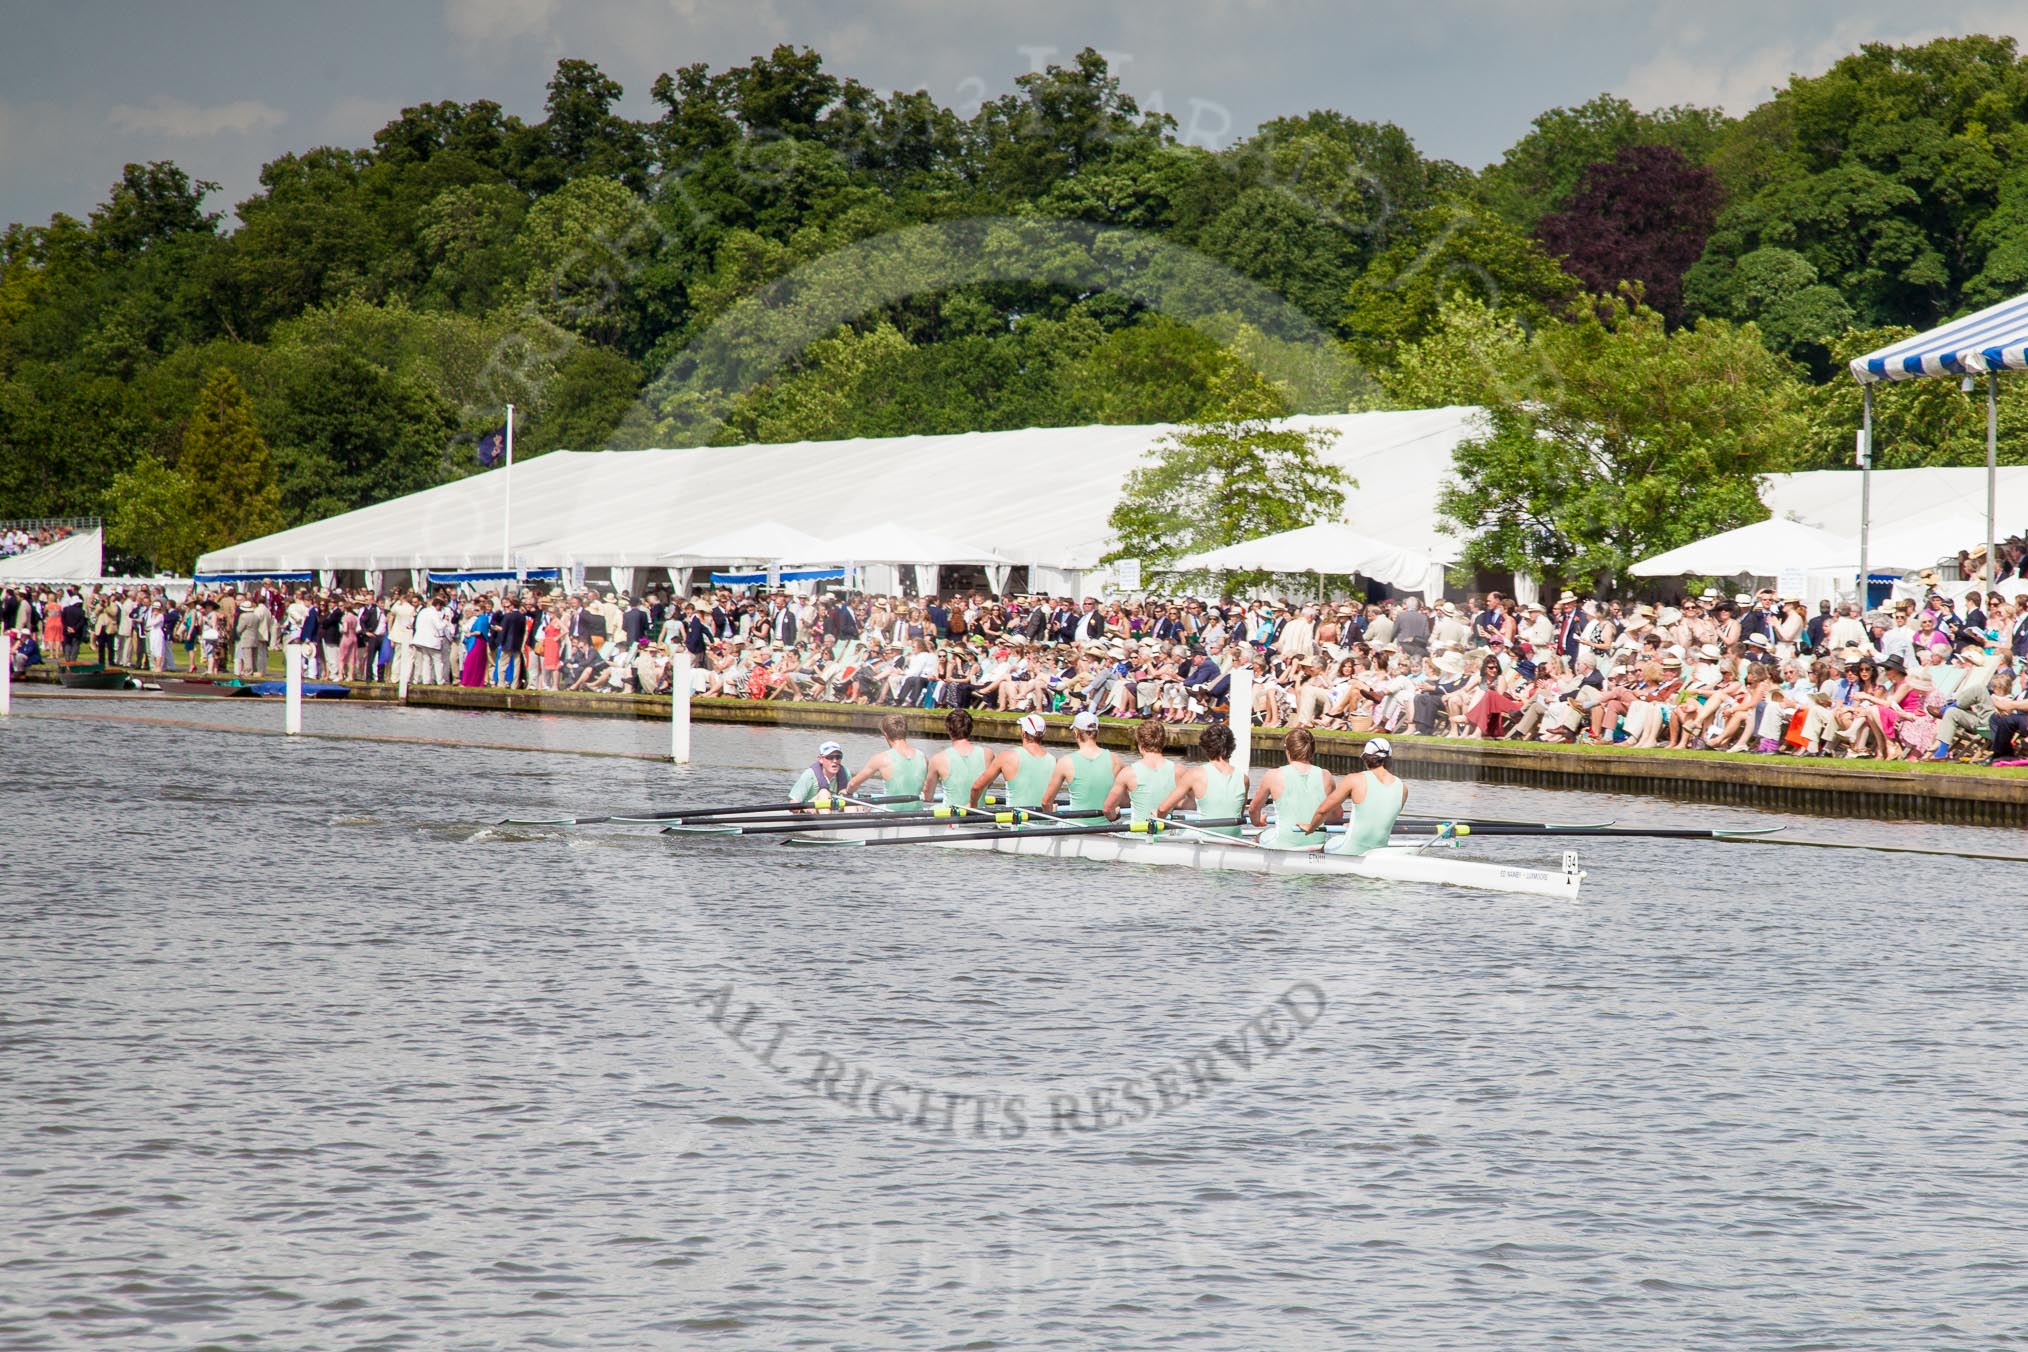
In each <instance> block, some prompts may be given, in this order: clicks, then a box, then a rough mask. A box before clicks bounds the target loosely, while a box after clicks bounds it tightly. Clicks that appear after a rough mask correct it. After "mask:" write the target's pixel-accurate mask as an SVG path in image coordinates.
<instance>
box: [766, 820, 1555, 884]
mask: <svg viewBox="0 0 2028 1352" xmlns="http://www.w3.org/2000/svg"><path fill="white" fill-rule="evenodd" d="M926 825H927V824H926V823H896V824H895V825H894V826H891V827H880V828H875V829H873V830H870V831H854V832H844V831H840V832H835V833H833V832H824V831H818V832H812V833H810V834H808V835H799V836H794V837H791V843H793V844H797V845H833V846H837V845H855V844H862V843H864V842H865V841H866V840H867V839H868V838H869V837H871V838H874V839H879V838H883V837H885V838H890V839H893V838H899V837H900V833H904V832H905V833H907V835H908V836H911V837H913V836H919V835H921V833H922V832H923V830H924V827H925V826H926ZM931 829H932V830H933V829H934V828H931ZM924 843H925V844H931V845H934V846H936V847H937V848H938V849H945V850H990V851H992V852H993V853H995V854H1018V855H1032V856H1039V857H1043V858H1049V859H1088V860H1093V861H1096V862H1102V863H1120V864H1155V865H1172V866H1178V867H1183V868H1198V869H1209V870H1214V871H1219V872H1233V873H1272V874H1284V875H1290V874H1306V875H1321V876H1324V877H1339V878H1372V879H1381V880H1386V881H1389V882H1417V883H1435V884H1438V885H1441V886H1446V887H1469V888H1473V889H1476V890H1480V891H1492V892H1515V893H1521V894H1523V895H1528V896H1538V897H1561V898H1564V899H1566V900H1570V901H1575V900H1576V899H1577V894H1578V888H1579V886H1580V884H1582V883H1583V881H1584V873H1583V871H1582V870H1581V869H1579V868H1578V866H1577V856H1576V855H1575V854H1574V853H1570V852H1566V853H1565V854H1564V856H1563V868H1562V869H1561V870H1560V871H1559V870H1554V869H1539V868H1521V867H1518V866H1514V865H1508V864H1490V863H1482V862H1478V861H1474V860H1466V859H1455V858H1451V857H1448V856H1446V855H1438V854H1432V853H1430V852H1429V850H1428V849H1427V848H1426V847H1427V845H1428V843H1429V842H1422V843H1420V844H1395V845H1388V846H1386V847H1384V848H1382V849H1378V850H1369V851H1368V852H1367V853H1365V854H1363V855H1347V854H1327V853H1325V852H1323V851H1321V850H1271V849H1262V848H1260V847H1259V846H1257V845H1254V844H1251V843H1248V842H1244V841H1236V840H1228V839H1219V838H1214V837H1211V836H1209V835H1204V834H1200V833H1197V832H1194V831H1189V830H1173V831H1168V832H1164V833H1163V834H1161V835H1159V836H1154V837H1149V836H1144V835H1131V834H1127V833H1124V832H1122V833H1118V834H1107V835H1067V836H1066V835H1051V834H1040V833H1029V832H1023V831H1021V830H1019V829H1010V830H987V831H980V830H969V831H968V830H966V829H964V828H954V829H952V830H951V831H950V838H949V839H947V840H926V841H925V842H924Z"/></svg>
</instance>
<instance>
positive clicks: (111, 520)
mask: <svg viewBox="0 0 2028 1352" xmlns="http://www.w3.org/2000/svg"><path fill="white" fill-rule="evenodd" d="M111 496H112V501H113V507H112V514H111V515H110V516H109V517H108V518H107V520H106V542H107V543H108V544H110V545H112V546H113V547H114V548H116V549H118V550H120V551H121V552H123V553H127V554H132V555H134V556H136V557H138V558H142V559H146V560H148V561H149V562H150V563H151V564H152V565H153V566H154V567H155V568H157V569H162V570H166V571H168V572H172V573H177V574H183V575H188V574H189V572H190V571H191V569H192V568H193V567H194V566H195V565H196V563H197V556H198V554H199V553H201V552H202V548H201V546H200V543H199V541H198V537H197V531H196V526H195V521H194V517H193V505H192V502H191V492H190V481H189V480H188V479H185V478H184V477H183V476H182V475H181V474H178V473H177V472H176V471H175V470H173V469H170V468H169V467H168V466H167V465H165V464H163V463H162V462H161V461H160V460H157V459H156V458H155V457H154V456H152V455H143V456H142V457H141V458H140V459H138V460H136V461H135V462H134V464H133V467H132V468H131V469H128V470H125V471H123V472H122V473H121V474H120V475H118V476H117V477H116V478H115V479H114V480H113V489H112V494H111Z"/></svg>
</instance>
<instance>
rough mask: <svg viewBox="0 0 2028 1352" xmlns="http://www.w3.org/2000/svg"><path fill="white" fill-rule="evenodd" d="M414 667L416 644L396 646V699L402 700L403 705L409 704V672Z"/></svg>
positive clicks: (398, 644)
mask: <svg viewBox="0 0 2028 1352" xmlns="http://www.w3.org/2000/svg"><path fill="white" fill-rule="evenodd" d="M411 633H413V631H411ZM414 665H415V644H413V643H397V644H395V645H394V669H395V671H396V673H397V675H396V677H395V691H394V695H395V698H396V699H398V700H400V701H401V702H402V703H403V704H406V703H408V672H409V668H410V667H412V666H414Z"/></svg>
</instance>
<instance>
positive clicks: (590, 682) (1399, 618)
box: [0, 584, 2028, 764]
mask: <svg viewBox="0 0 2028 1352" xmlns="http://www.w3.org/2000/svg"><path fill="white" fill-rule="evenodd" d="M0 623H4V624H5V626H6V627H7V628H9V629H11V630H15V631H16V632H17V636H18V637H17V649H19V650H20V651H18V652H17V656H16V663H17V666H21V665H23V659H24V658H31V659H32V658H39V657H41V656H42V655H45V654H56V655H60V656H61V658H62V659H63V660H75V659H77V658H78V656H79V654H80V653H81V652H84V653H88V655H90V656H93V657H96V659H97V660H99V661H100V662H103V663H106V664H108V665H119V666H126V667H134V668H147V669H152V670H157V671H174V670H177V669H179V657H180V659H181V660H180V667H181V668H182V669H187V670H190V671H194V672H199V673H207V674H212V675H217V676H229V675H249V676H260V677H265V676H266V675H267V674H268V672H269V669H270V660H271V655H272V654H274V653H276V652H278V651H279V650H280V649H282V648H283V647H284V646H285V645H288V644H299V645H301V647H302V650H303V652H304V653H305V656H306V660H307V667H306V674H307V675H308V676H309V677H310V678H311V679H313V680H315V679H321V680H335V681H370V680H394V681H398V680H403V679H406V680H407V681H409V682H411V683H415V684H454V683H455V684H459V685H464V686H472V687H479V686H516V687H524V688H529V689H537V690H577V691H607V692H638V693H666V692H667V691H668V690H669V688H670V683H671V681H672V680H673V679H674V671H675V663H674V661H673V659H674V658H675V657H676V655H678V654H679V653H685V654H687V655H688V657H689V659H690V676H689V679H690V681H691V683H692V688H693V691H694V692H695V693H696V694H699V695H708V696H723V697H729V698H736V699H773V700H825V701H833V702H842V703H853V704H882V705H900V706H911V705H920V706H929V707H946V708H987V709H997V710H1005V711H1010V712H1013V711H1020V712H1026V711H1040V712H1075V711H1081V710H1085V709H1090V710H1092V711H1094V712H1096V713H1099V714H1102V715H1106V716H1112V717H1121V718H1141V719H1146V718H1154V719H1159V720H1162V721H1165V722H1172V723H1185V722H1192V721H1204V720H1217V719H1223V718H1226V717H1228V716H1229V713H1230V709H1229V702H1230V697H1231V690H1232V678H1233V675H1234V673H1235V672H1237V671H1238V670H1240V669H1241V668H1245V669H1247V670H1249V671H1250V672H1251V674H1252V681H1251V695H1250V697H1249V699H1250V703H1251V711H1250V712H1251V716H1252V717H1253V719H1254V721H1255V722H1256V723H1258V724H1261V725H1264V726H1273V727H1295V726H1302V727H1314V728H1339V729H1346V730H1349V731H1354V732H1364V731H1371V732H1384V733H1387V734H1390V735H1422V736H1443V737H1458V738H1499V739H1507V740H1540V741H1550V742H1574V743H1583V744H1592V745H1600V746H1605V745H1623V746H1629V747H1635V748H1653V747H1669V748H1687V749H1711V750H1722V751H1732V752H1740V753H1757V754H1767V755H1797V756H1827V755H1835V756H1845V757H1876V758H1886V759H1907V758H1914V757H1933V758H1937V759H1942V758H1946V757H1951V756H1956V757H1958V758H1968V759H1979V760H1983V761H1998V762H2001V763H2003V764H2004V763H2007V762H2013V761H2018V760H2020V759H2021V758H2023V757H2024V756H2028V748H2024V746H2023V745H2022V743H2023V738H2024V729H2028V690H2024V689H2023V688H2022V684H2021V672H2022V666H2023V663H2024V661H2028V587H2024V588H2022V589H2021V591H2020V592H2019V593H2017V594H2016V595H2015V596H2014V597H2013V598H2012V599H2011V600H2010V599H2009V598H2008V597H2006V596H2005V595H2003V594H2002V593H2001V592H1999V591H1997V590H1996V591H1991V592H1984V593H1981V592H1977V591H1974V592H1973V593H1972V595H1971V596H1970V597H1969V598H1968V599H1967V601H1966V602H1965V603H1963V604H1958V603H1954V602H1953V601H1952V600H1951V599H1950V598H1949V597H1948V596H1947V595H1946V594H1945V593H1943V592H1942V591H1939V590H1930V591H1928V592H1927V594H1926V595H1924V596H1923V597H1922V598H1921V599H1920V600H1917V599H1914V598H1911V599H1908V600H1904V601H1901V602H1899V603H1897V604H1895V605H1893V606H1891V607H1889V608H1887V609H1886V610H1883V611H1875V612H1871V613H1867V614H1862V613H1861V612H1860V610H1859V608H1858V607H1857V606H1856V605H1846V606H1843V607H1834V606H1833V605H1832V604H1831V603H1830V602H1828V601H1824V602H1820V603H1818V604H1817V605H1816V606H1815V607H1814V608H1812V607H1810V606H1808V605H1806V604H1805V603H1804V602H1803V601H1802V600H1801V599H1800V598H1796V597H1780V596H1777V595H1776V594H1775V592H1774V591H1773V590H1772V589H1763V590H1761V591H1759V592H1757V593H1738V594H1735V595H1731V596H1726V595H1722V594H1720V593H1718V592H1716V591H1709V590H1707V591H1704V592H1702V593H1701V594H1698V595H1694V596H1685V597H1679V598H1678V599H1677V600H1676V602H1675V603H1674V604H1670V605H1664V606H1660V607H1657V606H1654V605H1650V604H1647V603H1644V602H1633V601H1620V600H1612V599H1605V598H1597V597H1581V596H1578V595H1576V594H1574V593H1571V592H1565V593H1563V594H1562V595H1560V596H1559V597H1557V598H1556V600H1555V601H1554V602H1553V603H1550V604H1547V605H1543V604H1520V603H1518V602H1516V601H1515V600H1514V599H1513V598H1510V597H1507V596H1503V595H1502V594H1500V593H1498V592H1488V593H1485V594H1483V595H1475V596H1472V597H1470V598H1469V599H1468V600H1467V601H1466V602H1465V603H1464V604H1462V605H1459V604H1455V603H1453V602H1450V601H1440V602H1438V603H1436V604H1435V605H1434V606H1433V607H1430V608H1425V607H1423V606H1422V605H1420V604H1419V603H1418V602H1417V601H1416V600H1415V599H1414V598H1408V599H1404V600H1400V601H1395V600H1386V601H1378V602H1369V603H1363V604H1362V603H1357V602H1338V603H1332V602H1308V603H1298V602H1293V601H1290V600H1288V599H1286V598H1283V599H1272V598H1269V597H1258V598H1256V599H1253V600H1250V601H1239V600H1235V599H1233V598H1231V597H1224V598H1220V599H1219V600H1217V601H1215V602H1213V601H1206V600H1202V599H1198V598H1195V597H1179V598H1172V599H1145V600H1109V601H1105V602H1101V601H1098V600H1096V599H1093V598H1085V599H1083V600H1081V601H1074V600H1072V599H1071V598H1069V597H1044V596H1026V597H1013V598H994V597H989V596H986V595H983V594H980V593H973V594H970V595H966V596H953V597H925V598H922V599H919V600H918V599H911V598H902V597H894V596H878V595H867V594H862V593H857V592H854V593H847V594H816V595H790V594H788V593H786V592H776V593H773V594H766V593H762V594H740V595H735V594H734V593H733V592H731V591H729V590H720V591H716V592H713V593H710V594H700V595H697V596H694V597H691V598H689V599H683V600H677V599H675V598H673V597H671V596H669V595H668V594H667V593H655V594H652V595H646V596H629V595H621V594H615V593H611V592H606V593H603V594H600V593H596V592H584V593H578V594H570V593H567V592H563V591H547V590H543V589H542V588H541V587H540V585H539V584H537V585H532V586H529V587H527V588H524V589H521V590H519V591H515V590H513V589H507V590H505V591H501V592H484V593H477V594H474V593H471V592H465V593H459V592H456V591H448V590H440V591H436V592H434V593H431V594H423V593H418V592H413V591H411V592H402V593H397V594H394V595H391V596H386V597H383V596H379V595H375V594H373V593H371V592H367V591H346V590H320V589H308V588H305V589H301V590H297V591H294V592H285V591H283V590H280V589H278V588H273V587H268V588H260V589H249V590H246V591H233V590H225V591H219V592H211V593H202V592H200V593H197V594H194V595H192V596H190V597H189V598H187V599H183V600H177V599H175V598H172V597H171V596H169V595H168V594H167V593H166V592H164V591H162V590H160V589H157V588H152V587H145V586H143V587H134V588H132V589H129V590H125V591H108V592H105V593H103V594H95V595H90V596H87V595H84V594H82V593H80V592H78V591H77V590H76V589H66V590H65V591H63V592H61V593H59V592H57V591H54V590H48V589H28V590H25V591H21V592H17V591H14V590H8V591H7V592H6V593H5V594H4V596H0Z"/></svg>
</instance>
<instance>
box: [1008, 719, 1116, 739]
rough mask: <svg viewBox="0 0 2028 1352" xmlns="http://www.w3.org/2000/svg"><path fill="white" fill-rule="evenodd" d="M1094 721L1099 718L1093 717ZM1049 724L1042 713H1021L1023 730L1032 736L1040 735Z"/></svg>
mask: <svg viewBox="0 0 2028 1352" xmlns="http://www.w3.org/2000/svg"><path fill="white" fill-rule="evenodd" d="M1092 721H1093V722H1097V721H1098V720H1097V719H1093V720H1092ZM1048 726H1049V725H1048V724H1047V723H1044V722H1043V721H1042V715H1041V714H1023V715H1021V731H1023V732H1025V733H1027V734H1028V735H1029V736H1030V737H1040V736H1041V735H1042V731H1043V729H1044V728H1046V727H1048Z"/></svg>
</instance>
